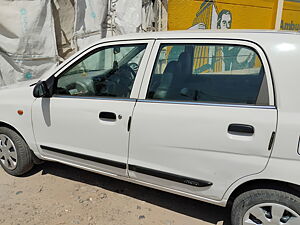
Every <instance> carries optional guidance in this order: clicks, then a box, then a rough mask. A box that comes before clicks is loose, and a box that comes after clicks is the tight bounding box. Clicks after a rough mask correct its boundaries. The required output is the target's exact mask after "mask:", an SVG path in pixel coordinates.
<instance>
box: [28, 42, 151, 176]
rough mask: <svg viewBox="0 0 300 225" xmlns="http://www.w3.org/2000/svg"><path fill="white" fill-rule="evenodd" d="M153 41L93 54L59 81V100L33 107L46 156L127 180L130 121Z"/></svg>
mask: <svg viewBox="0 0 300 225" xmlns="http://www.w3.org/2000/svg"><path fill="white" fill-rule="evenodd" d="M150 45H152V41H135V42H132V41H127V42H113V43H108V44H105V45H100V46H96V47H94V48H92V49H91V50H88V51H87V52H86V53H84V54H83V55H82V56H80V58H79V59H78V57H77V58H76V59H74V60H73V62H72V63H69V65H67V66H66V67H65V68H63V69H62V70H61V72H59V73H58V74H59V75H58V76H57V77H56V78H55V79H56V81H55V87H54V95H53V97H51V98H42V99H37V100H36V101H35V102H34V104H33V107H32V115H33V116H32V121H33V128H34V134H35V137H36V142H37V145H38V147H39V150H40V152H41V154H42V155H43V156H45V157H47V158H49V159H56V160H60V161H63V162H66V163H69V164H72V165H77V166H81V167H85V168H90V169H95V170H101V171H104V172H108V173H113V174H118V175H126V163H127V155H128V139H129V133H128V121H129V120H130V117H131V116H132V112H133V108H134V105H135V104H136V97H137V93H138V90H139V87H140V83H141V80H142V76H143V74H144V69H143V68H145V65H146V61H147V57H148V55H149V51H150V49H151V47H152V46H150Z"/></svg>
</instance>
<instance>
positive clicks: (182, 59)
mask: <svg viewBox="0 0 300 225" xmlns="http://www.w3.org/2000/svg"><path fill="white" fill-rule="evenodd" d="M267 88H268V87H267V82H266V79H265V71H264V67H263V65H262V62H261V60H260V58H259V56H258V55H257V53H256V51H255V50H253V49H252V48H249V47H246V46H238V45H219V44H215V45H213V44H210V45H202V44H173V45H171V44H164V45H161V47H160V50H159V53H158V56H157V59H156V62H155V65H154V68H153V72H152V75H151V81H150V84H149V88H148V92H147V99H157V100H174V101H196V102H211V103H230V104H232V103H233V104H251V105H268V104H269V97H268V90H267Z"/></svg>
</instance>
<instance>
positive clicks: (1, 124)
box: [0, 121, 26, 142]
mask: <svg viewBox="0 0 300 225" xmlns="http://www.w3.org/2000/svg"><path fill="white" fill-rule="evenodd" d="M0 127H6V128H9V129H12V130H13V131H15V132H16V133H17V134H18V135H20V136H21V137H22V138H23V140H24V141H25V142H26V140H25V138H24V136H23V135H22V134H21V133H20V132H19V131H18V130H17V129H16V128H15V127H14V126H12V125H10V124H8V123H6V122H3V121H0Z"/></svg>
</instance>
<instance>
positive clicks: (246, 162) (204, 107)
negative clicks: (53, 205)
mask: <svg viewBox="0 0 300 225" xmlns="http://www.w3.org/2000/svg"><path fill="white" fill-rule="evenodd" d="M154 52H157V54H156V55H153V56H152V58H151V59H150V61H149V63H148V68H147V71H146V75H145V78H144V82H143V86H142V89H141V94H140V99H139V100H138V102H137V105H136V107H135V110H134V114H133V120H132V125H131V134H130V153H129V175H130V177H132V178H134V179H139V180H142V181H145V182H149V183H152V184H156V185H159V186H163V187H166V188H169V189H172V190H177V191H183V192H187V193H189V194H191V195H197V196H203V197H207V198H211V199H215V200H220V199H221V198H222V196H223V194H224V193H225V191H226V189H227V188H228V187H229V186H230V185H231V184H232V183H233V182H235V181H236V180H238V179H240V178H242V177H244V176H248V175H251V174H255V173H259V172H261V171H262V170H263V169H264V168H265V166H266V164H267V161H268V158H269V156H270V150H269V142H270V138H271V136H272V133H273V132H275V131H276V121H277V110H276V108H275V105H274V94H273V87H272V81H271V74H270V69H269V66H268V63H267V60H266V57H265V55H264V53H263V51H262V50H261V49H260V48H259V47H258V46H257V45H255V44H253V43H249V42H246V41H230V40H166V41H164V40H162V41H158V42H156V44H155V46H154Z"/></svg>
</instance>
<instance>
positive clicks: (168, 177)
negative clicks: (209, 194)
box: [129, 165, 213, 187]
mask: <svg viewBox="0 0 300 225" xmlns="http://www.w3.org/2000/svg"><path fill="white" fill-rule="evenodd" d="M129 170H131V171H134V172H138V173H143V174H146V175H149V176H154V177H159V178H162V179H166V180H171V181H175V182H178V183H183V184H187V185H191V186H196V187H209V186H212V185H213V183H211V182H209V181H204V180H198V179H194V178H190V177H184V176H180V175H176V174H172V173H166V172H162V171H157V170H153V169H148V168H144V167H140V166H134V165H129Z"/></svg>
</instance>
